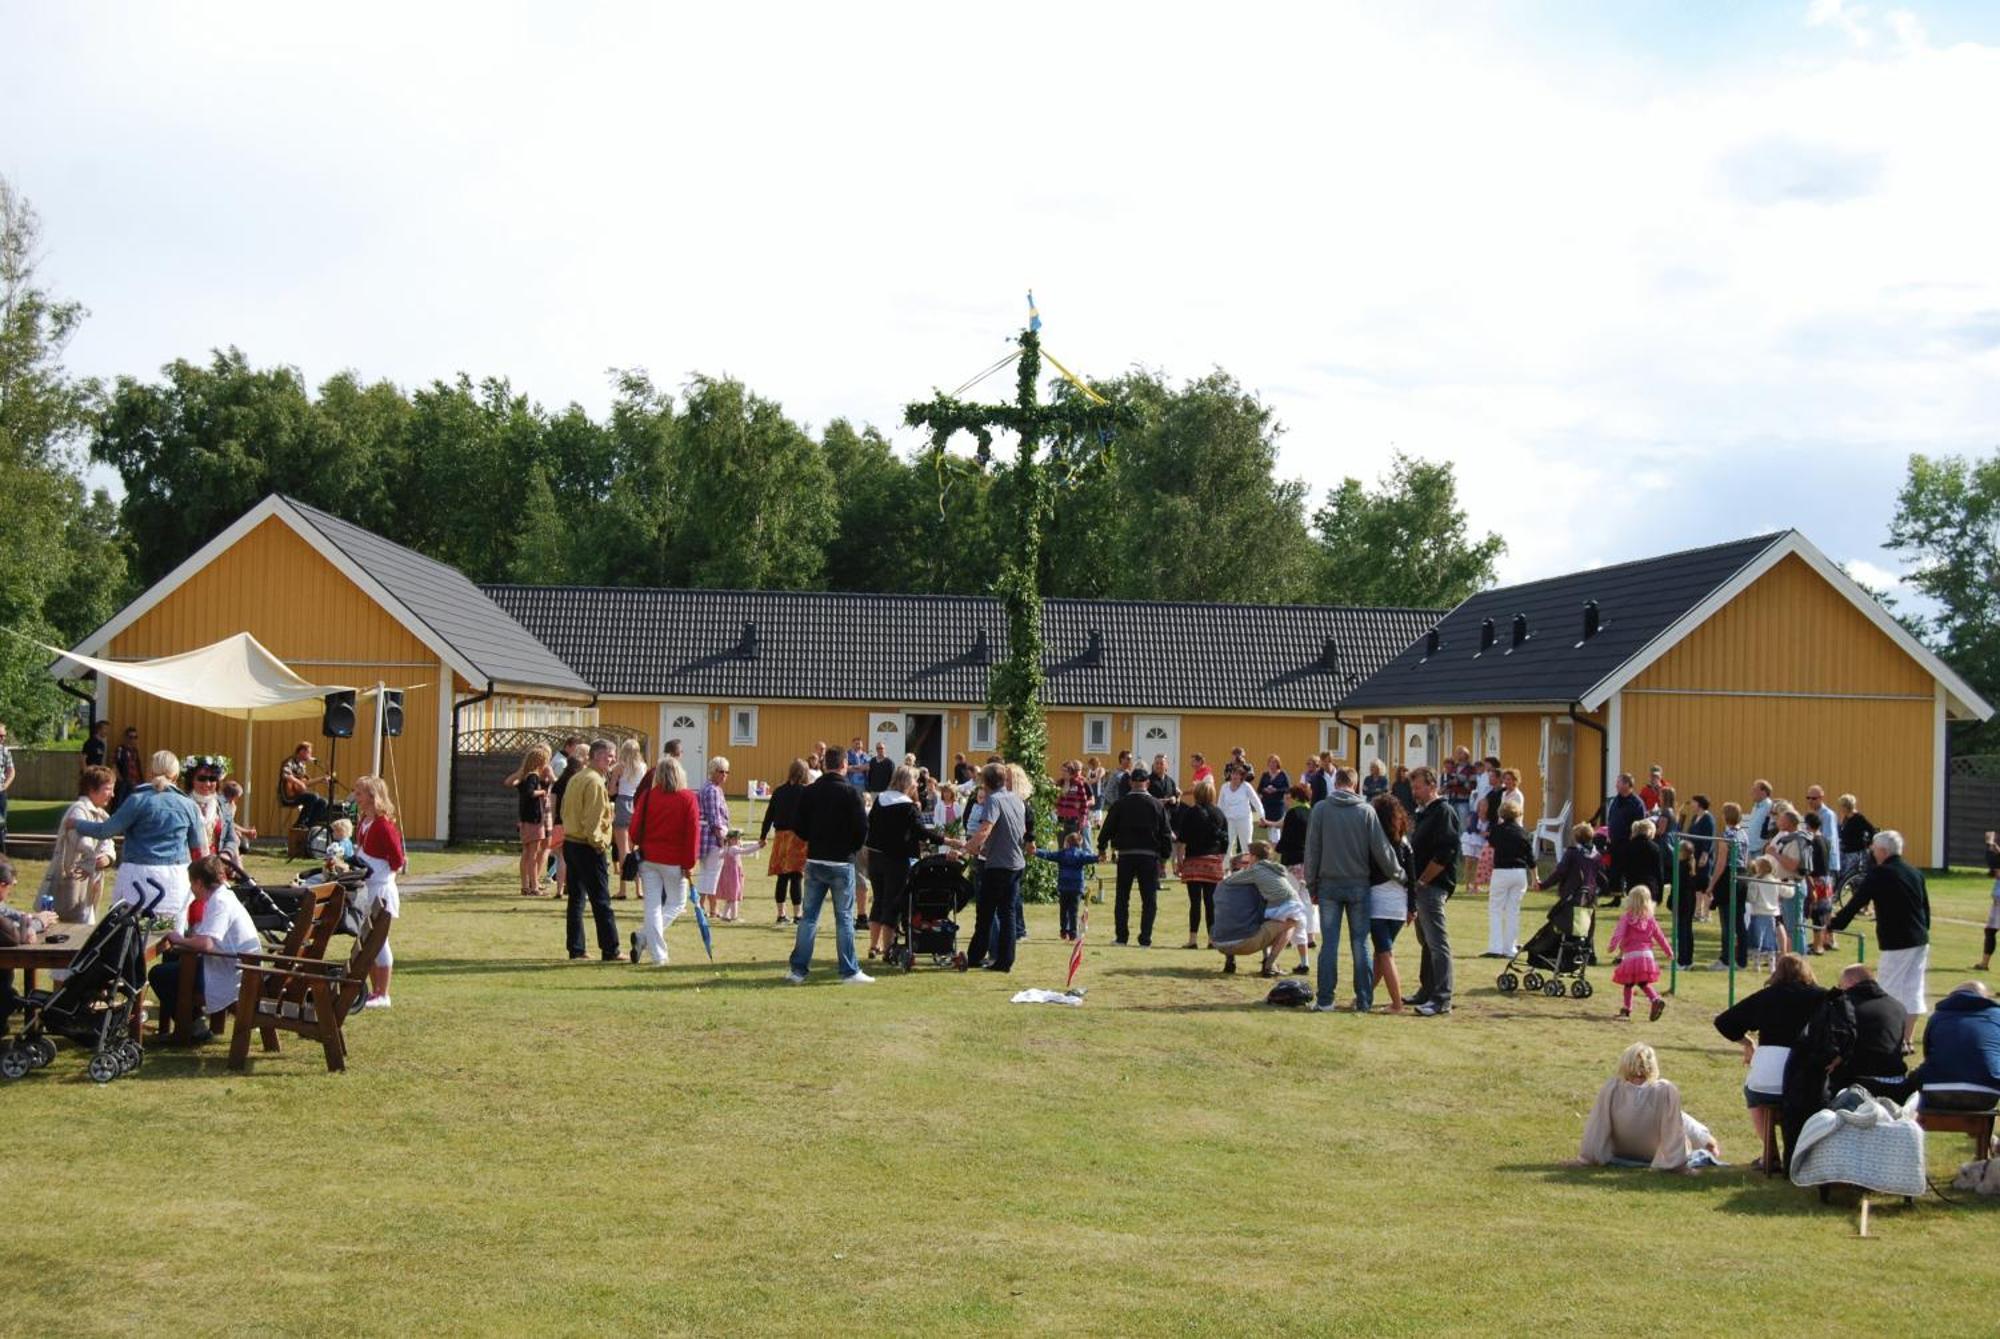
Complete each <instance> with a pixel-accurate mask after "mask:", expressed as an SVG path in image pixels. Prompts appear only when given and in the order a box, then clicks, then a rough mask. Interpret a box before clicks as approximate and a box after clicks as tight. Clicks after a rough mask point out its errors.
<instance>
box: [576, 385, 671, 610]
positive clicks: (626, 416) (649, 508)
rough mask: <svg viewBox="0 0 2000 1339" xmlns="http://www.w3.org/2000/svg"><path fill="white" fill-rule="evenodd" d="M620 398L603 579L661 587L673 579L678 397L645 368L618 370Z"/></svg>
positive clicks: (611, 429)
mask: <svg viewBox="0 0 2000 1339" xmlns="http://www.w3.org/2000/svg"><path fill="white" fill-rule="evenodd" d="M611 379H612V385H613V386H614V387H616V389H617V396H616V397H615V398H614V399H613V400H612V402H611V413H610V415H609V416H608V417H607V418H606V420H605V423H604V438H605V442H606V446H607V450H608V452H609V456H610V484H609V486H608V489H607V492H606V494H605V498H604V504H603V506H604V526H603V529H604V535H603V536H602V538H603V540H604V541H605V542H603V543H602V544H600V545H599V546H598V547H597V550H596V551H597V553H598V554H599V555H601V557H602V560H603V562H602V568H601V575H600V576H599V577H598V578H597V581H598V584H601V585H607V586H658V585H664V584H665V583H666V580H667V570H668V568H669V566H670V555H671V551H672V546H673V513H674V488H673V478H674V462H673V456H674V435H675V433H676V431H677V430H678V428H677V420H676V418H675V415H674V400H673V396H672V395H671V394H669V393H668V392H666V391H662V390H660V389H658V388H657V387H655V386H654V385H653V382H652V379H651V378H650V377H648V376H647V375H646V374H645V372H643V371H640V370H637V369H628V370H614V371H613V372H612V374H611Z"/></svg>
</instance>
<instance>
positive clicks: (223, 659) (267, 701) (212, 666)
mask: <svg viewBox="0 0 2000 1339" xmlns="http://www.w3.org/2000/svg"><path fill="white" fill-rule="evenodd" d="M36 645H38V646H41V647H42V648H43V649H44V650H46V651H49V652H50V653H52V654H53V655H55V656H57V657H58V659H57V661H56V663H55V664H54V665H52V666H51V667H50V670H51V672H52V673H55V674H58V675H73V674H80V673H83V672H84V671H91V672H94V673H96V674H99V675H102V676H103V677H105V678H108V679H116V680H117V681H118V682H120V683H123V684H129V685H131V686H132V687H134V688H137V689H138V690H139V691H140V692H142V693H151V694H152V695H153V696H154V697H160V698H165V699H166V700H167V701H169V702H180V703H184V704H186V705H187V706H190V707H200V708H201V709H202V710H204V711H212V712H214V713H216V714H217V715H218V716H230V717H234V718H235V719H237V720H242V721H247V720H253V719H254V720H259V721H302V720H306V719H309V718H311V717H316V716H318V715H319V714H320V712H321V710H322V709H323V706H324V699H325V697H326V695H327V694H328V693H333V692H339V691H341V690H342V689H343V688H345V687H346V685H344V684H318V683H308V682H306V681H305V680H304V679H302V678H300V677H299V676H298V675H297V674H295V673H293V671H292V667H291V666H289V665H287V664H286V663H285V662H284V661H282V660H280V659H278V658H277V657H276V656H274V655H272V654H271V653H270V652H269V651H268V650H266V649H265V648H264V644H263V643H262V642H260V641H258V640H257V639H256V638H255V637H252V636H251V635H250V634H249V633H247V632H239V633H237V634H236V635H235V636H233V637H225V638H223V639H222V640H221V641H219V642H216V643H215V644H214V645H212V646H204V647H201V648H200V649H198V650H194V651H183V652H182V653H181V654H179V655H177V656H161V657H160V658H159V659H158V660H99V659H97V658H95V657H93V656H85V655H78V654H76V653H75V652H72V651H65V650H63V649H62V648H61V647H56V646H49V645H47V644H46V643H41V642H38V643H36Z"/></svg>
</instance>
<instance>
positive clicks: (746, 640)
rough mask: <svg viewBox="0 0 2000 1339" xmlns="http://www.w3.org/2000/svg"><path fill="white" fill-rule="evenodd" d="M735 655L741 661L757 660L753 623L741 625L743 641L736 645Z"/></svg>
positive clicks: (755, 626)
mask: <svg viewBox="0 0 2000 1339" xmlns="http://www.w3.org/2000/svg"><path fill="white" fill-rule="evenodd" d="M736 654H737V657H738V658H739V659H742V660H755V659H756V658H757V625H756V624H755V623H745V624H744V625H743V640H742V641H740V642H738V643H737V644H736Z"/></svg>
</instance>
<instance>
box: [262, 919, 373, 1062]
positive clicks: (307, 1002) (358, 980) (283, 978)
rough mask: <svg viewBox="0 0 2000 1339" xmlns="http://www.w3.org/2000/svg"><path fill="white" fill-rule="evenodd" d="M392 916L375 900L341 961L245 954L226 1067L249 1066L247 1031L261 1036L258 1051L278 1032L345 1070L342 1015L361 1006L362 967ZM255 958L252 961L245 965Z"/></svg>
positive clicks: (274, 1044) (270, 1048)
mask: <svg viewBox="0 0 2000 1339" xmlns="http://www.w3.org/2000/svg"><path fill="white" fill-rule="evenodd" d="M393 922H394V917H392V916H390V915H389V909H388V908H387V907H386V906H384V905H382V904H381V903H380V902H378V903H376V904H375V907H374V909H373V910H372V911H371V912H370V914H369V917H368V925H367V927H366V929H364V931H363V932H362V934H361V936H360V938H359V939H357V940H356V941H355V945H354V952H353V953H351V954H349V955H348V958H347V961H346V962H345V963H330V962H315V961H313V960H311V959H309V958H295V957H285V956H283V955H281V954H275V953H266V954H245V955H244V957H245V959H246V961H245V963H244V966H243V989H242V991H241V993H239V994H238V995H237V997H236V1030H235V1031H234V1032H232V1033H230V1036H229V1067H230V1068H231V1069H247V1068H248V1067H249V1065H250V1033H251V1032H252V1030H255V1031H256V1032H258V1033H259V1034H261V1035H262V1037H263V1040H264V1049H265V1051H267V1052H275V1051H276V1050H277V1049H278V1034H279V1033H280V1032H290V1033H293V1034H295V1035H297V1036H300V1037H305V1038H308V1039H309V1040H312V1041H317V1042H318V1043H319V1044H320V1047H321V1049H323V1050H324V1051H325V1052H326V1067H327V1069H328V1070H329V1071H332V1072H334V1073H338V1072H339V1071H341V1070H344V1069H346V1068H347V1036H346V1033H345V1032H344V1031H343V1027H344V1025H345V1023H346V1021H347V1016H348V1015H349V1014H351V1013H353V1012H354V1011H355V1010H357V1009H359V1008H360V1007H361V1001H362V1000H363V999H364V998H365V997H366V994H367V990H368V969H369V968H370V967H372V966H374V964H375V959H376V958H377V957H378V956H379V955H380V954H381V952H382V945H384V944H386V943H388V942H389V927H390V925H391V924H393ZM248 959H256V961H254V962H252V961H248Z"/></svg>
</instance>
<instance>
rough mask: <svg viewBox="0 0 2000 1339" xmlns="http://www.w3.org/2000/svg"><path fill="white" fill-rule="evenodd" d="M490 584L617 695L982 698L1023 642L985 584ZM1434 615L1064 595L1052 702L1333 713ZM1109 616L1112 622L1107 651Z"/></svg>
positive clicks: (1050, 622) (1054, 608) (1045, 629)
mask: <svg viewBox="0 0 2000 1339" xmlns="http://www.w3.org/2000/svg"><path fill="white" fill-rule="evenodd" d="M485 589H486V593H487V594H489V595H490V596H492V597H493V600H494V601H495V602H496V603H497V604H498V605H499V606H500V607H501V608H503V609H505V610H507V611H508V612H509V613H510V614H512V615H513V616H514V617H515V618H517V619H519V620H520V621H521V623H522V624H523V625H525V626H526V627H527V628H528V629H529V630H530V631H532V632H533V633H534V634H535V635H536V636H537V637H540V638H541V639H542V641H543V642H544V643H546V644H547V645H548V646H549V647H550V648H551V649H552V650H554V651H555V652H556V653H557V654H559V655H561V656H562V657H563V659H565V660H567V661H568V662H569V663H570V664H571V665H572V666H574V667H575V669H576V671H577V673H578V674H580V675H582V676H583V677H584V678H585V679H588V680H589V681H590V682H591V683H592V684H594V685H596V687H597V690H598V691H599V692H603V693H629V694H638V695H654V694H658V695H660V696H674V697H693V698H710V699H715V700H719V701H771V700H782V699H799V700H822V701H848V702H882V703H895V702H939V703H965V704H970V705H978V704H982V703H984V702H985V701H986V692H987V672H988V667H989V665H990V662H992V661H994V660H997V659H999V658H1000V657H1001V656H1002V655H1003V654H1004V653H1005V650H1006V645H1007V629H1006V620H1005V619H1004V618H1003V617H1002V615H1001V610H1000V605H999V603H998V601H995V600H992V599H988V598H984V597H979V596H956V595H871V594H843V593H833V592H783V591H709V590H634V589H618V588H602V587H574V586H488V587H486V588H485ZM1436 617H1437V615H1436V612H1435V611H1431V610H1411V609H1340V608H1324V607H1312V606H1260V605H1212V604H1146V603H1137V602H1127V601H1112V600H1050V601H1048V602H1047V603H1046V604H1045V605H1044V614H1043V621H1042V622H1043V626H1042V638H1043V643H1044V653H1043V665H1044V667H1045V668H1046V670H1047V673H1048V688H1047V691H1046V700H1047V701H1048V703H1049V705H1051V706H1133V707H1162V708H1166V707H1172V708H1181V709H1188V710H1195V709H1209V710H1237V709H1240V710H1251V711H1256V710H1267V711H1323V710H1326V709H1328V708H1329V707H1330V706H1331V704H1332V703H1333V701H1334V699H1335V697H1336V696H1337V691H1336V683H1337V681H1338V682H1339V683H1349V682H1357V681H1358V680H1359V679H1360V678H1362V677H1365V676H1366V675H1367V674H1368V673H1369V672H1370V671H1372V670H1373V669H1374V668H1375V667H1376V666H1378V665H1380V664H1381V663H1382V662H1383V661H1384V660H1386V659H1387V658H1388V657H1389V656H1391V655H1393V654H1395V652H1396V650H1397V649H1399V648H1400V647H1402V646H1403V645H1405V644H1407V643H1408V641H1409V640H1410V638H1412V637H1414V636H1418V635H1420V634H1421V632H1422V630H1423V629H1424V628H1427V627H1429V626H1430V624H1431V623H1432V621H1433V620H1434V619H1435V618H1436ZM746 625H749V626H754V630H755V631H754V639H753V638H752V637H751V635H750V633H749V632H747V631H746ZM1093 630H1094V631H1096V632H1098V633H1099V634H1101V642H1100V650H1099V652H1098V653H1097V654H1095V655H1093V653H1092V651H1091V633H1092V631H1093ZM981 638H983V639H984V642H983V647H984V649H983V652H982V650H981V649H980V647H981ZM1329 638H1331V639H1333V641H1334V643H1335V646H1336V650H1337V662H1338V668H1337V669H1336V670H1335V671H1332V672H1328V671H1327V670H1325V669H1323V668H1322V667H1321V663H1320V662H1321V657H1322V655H1323V654H1324V651H1325V645H1326V642H1327V640H1328V639H1329ZM753 643H754V653H753V652H752V645H753ZM1350 676H1352V677H1350Z"/></svg>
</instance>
